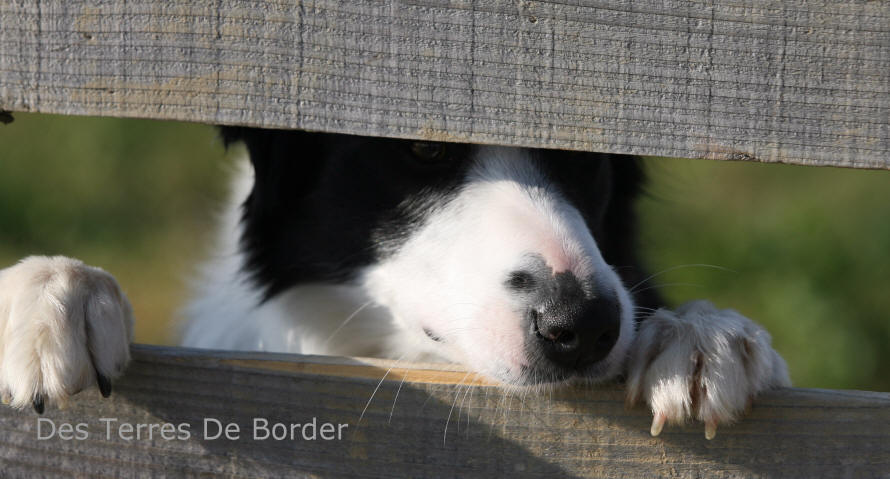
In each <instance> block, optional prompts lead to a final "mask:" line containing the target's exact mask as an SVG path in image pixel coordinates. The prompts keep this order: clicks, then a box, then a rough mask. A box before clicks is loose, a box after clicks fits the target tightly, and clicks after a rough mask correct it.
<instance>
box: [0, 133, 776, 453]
mask: <svg viewBox="0 0 890 479" xmlns="http://www.w3.org/2000/svg"><path fill="white" fill-rule="evenodd" d="M221 131H222V138H223V141H224V142H225V144H226V145H227V146H228V145H231V144H233V143H235V142H239V141H240V142H243V143H244V144H245V145H246V147H247V152H248V156H249V160H250V161H249V163H248V162H247V161H245V162H244V163H245V165H250V167H247V168H245V171H244V172H242V173H241V174H239V175H236V177H237V180H236V185H235V187H234V192H233V197H234V200H233V202H232V205H231V206H230V207H229V208H228V210H227V211H226V213H225V214H224V215H223V218H222V220H221V230H222V233H221V235H220V242H219V244H218V245H216V246H215V247H216V253H215V254H213V255H212V256H211V259H210V260H209V261H208V262H207V264H206V265H205V267H204V269H203V275H202V278H203V279H202V280H201V281H199V282H198V285H197V287H196V291H195V295H194V296H195V298H194V300H193V301H192V302H191V303H190V304H189V305H188V307H187V308H186V316H187V317H188V320H187V322H186V323H185V325H184V327H183V330H182V338H183V339H182V344H183V345H185V346H192V347H201V348H215V349H229V350H253V351H278V352H293V353H304V354H336V355H355V356H375V357H386V358H395V359H409V360H440V361H441V360H444V361H450V362H457V363H462V364H464V365H465V366H466V367H467V368H469V369H470V370H471V371H474V372H476V373H478V374H481V375H483V376H486V377H488V378H491V379H494V380H497V381H499V382H501V383H503V384H504V385H506V386H509V387H520V388H532V389H534V388H537V389H546V388H552V387H561V386H564V385H570V384H575V383H589V384H596V383H603V382H606V381H613V380H615V379H616V378H619V379H620V378H623V379H624V380H625V381H626V383H627V394H628V401H629V402H630V403H636V402H638V401H645V402H646V403H647V404H648V405H649V407H650V408H651V411H652V413H653V422H652V427H651V433H652V434H653V435H658V434H659V433H660V432H661V430H662V428H663V425H664V424H665V422H671V423H682V422H684V421H686V420H689V419H695V420H698V421H701V422H703V423H704V426H705V436H706V437H707V438H708V439H710V438H713V437H714V435H715V433H716V428H717V425H718V424H726V423H731V422H733V421H734V420H736V419H737V418H738V417H739V416H740V415H741V414H742V412H743V411H744V410H745V408H746V407H747V405H748V404H749V403H750V401H751V400H752V398H754V397H755V396H756V395H757V394H758V393H760V392H762V391H764V390H767V389H770V388H776V387H785V386H789V385H790V381H789V377H788V372H787V367H786V365H785V362H784V360H783V359H782V358H781V357H780V356H779V354H778V353H777V352H776V351H775V350H773V348H772V346H771V340H770V336H769V334H768V333H767V332H766V331H765V330H764V329H763V328H762V327H760V326H758V325H757V324H756V323H754V322H753V321H751V320H749V319H747V318H745V317H744V316H742V315H741V314H739V313H737V312H735V311H733V310H726V309H723V310H721V309H717V308H716V307H715V306H714V305H712V304H711V303H709V302H707V301H694V302H690V303H687V304H684V305H682V306H680V307H679V308H677V309H675V310H671V309H668V308H667V307H666V306H665V304H664V302H663V300H662V299H661V298H660V297H659V295H658V294H657V293H656V292H655V290H654V289H652V288H643V287H640V286H641V285H645V283H646V281H647V280H648V279H650V276H649V274H648V273H647V272H646V270H645V269H644V267H643V266H642V264H641V262H640V260H639V258H638V252H639V248H638V246H637V244H636V230H637V222H636V216H635V214H634V203H635V199H636V198H637V197H638V196H639V195H640V194H641V190H642V187H643V184H644V172H643V170H642V166H641V163H640V160H639V158H636V157H632V156H625V155H613V154H597V153H586V152H573V151H560V150H546V149H531V148H519V147H500V146H483V145H471V144H459V143H442V142H432V141H412V140H403V139H391V138H372V137H360V136H351V135H344V134H332V133H317V132H307V131H284V130H264V129H252V128H242V127H222V128H221ZM132 331H133V312H132V308H131V307H130V305H129V303H128V301H127V299H126V296H125V295H124V293H123V291H122V290H121V288H120V286H119V285H118V284H117V282H116V281H115V280H114V278H113V277H112V276H111V275H109V274H108V273H106V272H104V271H102V270H101V269H98V268H95V267H91V266H88V265H85V264H83V263H81V262H79V261H77V260H74V259H70V258H65V257H29V258H26V259H24V260H23V261H21V262H20V263H18V264H17V265H15V266H12V267H9V268H7V269H5V270H3V271H2V272H0V348H2V356H0V391H2V393H3V397H4V400H5V401H6V402H8V403H9V404H11V405H12V406H13V407H17V408H24V407H27V406H29V405H30V406H33V408H34V409H35V410H37V411H38V412H42V411H43V409H44V407H45V406H46V405H48V404H60V405H61V404H64V403H65V401H66V400H67V398H69V397H70V396H71V395H73V394H75V393H77V392H78V391H80V390H82V389H84V388H87V387H92V386H93V385H97V386H98V388H99V389H100V391H101V392H102V394H103V395H105V396H107V395H108V394H110V392H111V384H112V381H113V380H114V379H115V378H117V377H119V376H120V375H121V374H122V373H123V371H124V369H125V367H126V365H127V362H128V360H129V349H128V346H129V344H130V342H131V340H132Z"/></svg>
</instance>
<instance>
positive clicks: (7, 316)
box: [0, 256, 133, 413]
mask: <svg viewBox="0 0 890 479" xmlns="http://www.w3.org/2000/svg"><path fill="white" fill-rule="evenodd" d="M132 337H133V314H132V308H131V307H130V303H129V301H127V298H126V296H124V294H123V292H122V291H121V289H120V287H119V286H118V284H117V282H116V281H115V280H114V278H113V277H112V276H111V275H110V274H108V273H106V272H105V271H103V270H101V269H99V268H94V267H91V266H87V265H85V264H83V263H81V262H80V261H77V260H74V259H70V258H65V257H60V256H57V257H52V258H49V257H40V256H32V257H29V258H26V259H24V260H22V261H21V262H20V263H18V264H17V265H15V266H12V267H10V268H7V269H4V270H2V271H0V393H2V396H3V402H4V403H8V404H10V405H11V406H13V407H17V408H24V407H27V406H29V405H31V406H33V407H34V409H35V410H36V411H37V412H38V413H42V412H43V409H44V407H46V406H47V405H50V404H55V405H58V406H64V405H65V402H66V400H67V398H68V397H69V396H71V395H73V394H75V393H77V392H79V391H81V390H83V389H84V388H87V387H89V386H92V385H93V384H96V385H98V387H99V390H100V391H101V392H102V395H103V396H106V397H107V396H108V395H109V394H111V380H112V379H114V378H116V377H118V376H120V374H121V373H122V372H123V370H124V368H125V367H126V365H127V362H128V361H129V360H130V341H131V340H132Z"/></svg>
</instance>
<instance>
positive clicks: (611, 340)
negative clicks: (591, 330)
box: [594, 328, 618, 350]
mask: <svg viewBox="0 0 890 479" xmlns="http://www.w3.org/2000/svg"><path fill="white" fill-rule="evenodd" d="M616 342H618V330H617V329H615V328H610V329H607V330H605V331H603V333H602V334H600V336H599V337H598V338H596V344H595V345H594V347H595V348H596V349H598V350H602V349H606V350H608V349H612V346H614V345H615V343H616Z"/></svg>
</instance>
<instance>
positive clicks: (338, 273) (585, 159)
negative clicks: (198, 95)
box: [222, 127, 661, 307]
mask: <svg viewBox="0 0 890 479" xmlns="http://www.w3.org/2000/svg"><path fill="white" fill-rule="evenodd" d="M222 135H223V139H224V141H225V142H226V144H227V145H228V144H231V143H233V142H235V141H239V140H240V141H243V142H244V143H245V144H246V145H247V148H248V151H249V154H250V158H251V161H252V162H253V165H254V168H255V170H256V182H255V184H254V187H253V190H252V192H251V194H250V196H249V197H248V199H247V200H246V202H245V203H244V213H243V214H244V216H243V221H244V224H245V229H244V234H243V237H242V244H243V247H244V249H245V251H246V252H247V255H248V256H247V257H248V260H247V261H248V262H247V265H246V268H247V269H248V271H249V272H250V273H251V275H252V277H253V278H254V280H255V281H256V282H257V283H258V284H259V285H260V286H261V287H262V288H263V289H264V291H265V294H266V297H267V298H270V297H272V296H274V295H276V294H278V293H280V292H282V291H284V290H286V289H287V288H289V287H291V286H293V285H296V284H299V283H304V282H342V281H348V280H350V279H352V278H353V275H354V274H355V273H356V272H357V271H358V270H360V269H361V267H363V266H367V265H370V264H372V263H373V262H374V261H377V260H379V259H380V258H382V257H385V256H386V255H387V254H390V253H391V252H392V251H394V250H395V249H396V248H397V247H398V246H399V245H400V244H401V243H402V242H403V241H404V240H405V239H406V238H407V237H409V236H410V234H411V232H412V231H414V230H415V229H416V228H417V227H418V226H420V225H421V224H422V223H423V221H424V219H425V217H426V216H427V215H428V214H429V212H430V211H432V210H433V209H435V208H437V207H439V206H441V205H442V204H444V203H445V202H447V201H448V200H449V199H450V198H451V196H452V195H453V194H454V193H456V192H457V191H458V188H459V187H460V185H461V180H462V179H463V177H464V175H465V174H466V172H467V170H468V168H469V167H470V164H471V158H472V155H473V151H474V149H475V147H474V146H473V145H468V144H457V143H447V144H446V143H427V142H414V141H411V140H397V139H388V138H373V137H360V136H352V135H341V134H331V133H313V132H305V131H288V130H260V129H251V128H241V127H223V128H222ZM532 156H533V158H535V160H536V161H537V162H538V163H539V167H540V169H541V170H542V171H543V172H544V173H545V174H546V175H548V176H549V177H550V178H551V179H552V180H553V182H552V183H553V184H554V185H556V187H557V188H558V189H559V192H560V193H561V194H563V195H564V196H565V197H566V198H567V199H568V200H569V201H570V202H571V203H572V204H573V205H574V206H575V207H576V208H578V210H579V211H580V212H581V213H582V215H583V216H584V218H585V220H586V222H587V224H588V226H589V227H590V229H591V232H592V233H593V235H594V238H595V239H596V241H597V244H598V245H599V247H600V250H601V251H602V253H603V256H604V258H605V259H606V261H607V262H608V263H609V264H611V265H613V266H615V267H616V269H617V271H618V273H619V275H621V276H622V279H623V280H624V283H625V284H626V285H633V284H636V283H637V282H639V281H640V280H642V279H643V278H645V272H644V270H643V269H642V268H641V267H640V262H639V259H638V256H637V251H638V249H637V243H636V220H635V214H634V208H633V204H634V201H635V199H636V197H637V196H638V194H639V192H640V186H641V184H642V182H643V173H642V170H641V168H640V164H639V159H638V158H636V157H632V156H622V155H609V154H597V153H581V152H570V151H560V150H533V151H532ZM635 299H636V300H637V302H638V304H639V305H641V306H646V307H657V306H660V305H661V300H660V298H658V296H657V294H655V293H653V292H652V290H649V291H647V292H644V294H642V295H637V296H636V298H635Z"/></svg>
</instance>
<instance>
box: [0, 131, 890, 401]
mask: <svg viewBox="0 0 890 479" xmlns="http://www.w3.org/2000/svg"><path fill="white" fill-rule="evenodd" d="M225 156H226V155H225V153H224V151H223V148H222V146H221V144H220V142H219V141H218V139H217V138H216V132H215V131H214V129H213V128H211V127H208V126H204V125H194V124H182V123H172V122H154V121H145V120H119V119H108V118H104V119H99V118H73V117H58V116H50V115H26V114H17V115H16V121H15V122H14V123H12V124H10V125H6V126H0V264H2V265H6V264H11V263H13V262H14V261H16V260H17V259H19V258H21V257H22V256H25V255H28V254H65V255H68V256H75V257H78V258H81V259H83V260H84V261H86V262H88V263H91V264H96V265H99V266H102V267H103V268H105V269H107V270H109V271H111V272H112V273H114V274H115V275H116V276H117V277H118V279H119V280H120V282H121V284H122V285H123V287H124V289H125V290H126V292H127V294H128V295H129V296H130V298H131V300H132V302H133V305H134V308H135V310H136V314H137V328H136V339H137V340H138V341H140V342H148V343H162V344H175V332H174V328H173V325H174V324H175V318H176V317H177V316H176V311H177V308H178V306H179V305H180V304H181V303H182V301H183V299H184V298H185V297H186V295H187V288H186V283H187V279H188V277H189V275H190V274H191V271H192V269H191V268H192V267H193V265H194V263H195V262H196V261H197V260H199V259H200V258H202V257H203V255H204V254H205V253H206V252H205V251H204V250H202V245H205V244H206V241H207V240H208V239H209V235H210V232H211V230H212V227H213V215H212V214H211V213H212V212H213V211H214V208H215V206H217V205H218V204H219V202H220V201H221V200H222V198H223V197H224V192H225V189H226V188H225V185H226V178H227V170H228V167H229V165H230V161H229V160H225V159H223V158H224V157H225ZM647 163H648V168H649V170H650V172H651V176H652V178H653V180H654V181H653V184H652V185H651V187H650V189H649V193H650V194H649V196H648V197H647V198H646V199H644V201H643V202H642V203H641V205H640V206H641V214H642V217H643V224H644V225H645V228H644V232H643V234H644V243H643V246H644V248H645V252H646V256H647V258H648V262H649V264H650V266H651V267H652V270H653V271H662V270H666V269H670V268H673V267H676V266H678V265H689V264H710V265H717V266H720V267H721V268H724V269H717V268H712V267H696V266H690V267H682V268H677V269H672V270H670V271H667V272H665V273H664V274H661V275H659V276H657V277H656V278H654V279H653V281H651V282H650V284H649V287H659V288H661V289H662V291H663V293H664V294H665V295H666V296H667V297H668V298H669V299H671V300H672V301H674V302H681V301H686V300H689V299H694V298H709V299H711V300H713V301H714V302H715V303H716V304H717V305H718V306H721V307H732V308H734V309H737V310H739V311H741V312H742V313H744V314H746V315H748V316H749V317H752V318H755V319H756V320H757V321H759V322H761V323H762V324H764V325H765V326H767V328H768V329H769V330H770V332H771V333H772V335H773V339H774V345H775V346H776V348H777V349H778V350H779V351H780V352H781V353H782V355H783V356H784V357H785V358H786V359H787V360H788V363H789V367H790V368H791V372H792V378H793V380H794V381H795V384H796V385H798V386H805V387H826V388H856V389H870V390H885V391H886V390H890V377H888V376H887V375H886V374H885V373H884V372H883V371H882V367H883V366H884V365H886V364H890V294H888V282H887V278H888V276H890V172H885V171H852V170H840V169H831V168H806V167H792V166H781V165H762V164H752V163H725V162H713V161H692V160H669V159H648V160H647ZM728 270H731V271H728Z"/></svg>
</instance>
